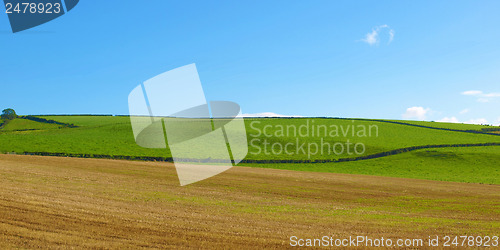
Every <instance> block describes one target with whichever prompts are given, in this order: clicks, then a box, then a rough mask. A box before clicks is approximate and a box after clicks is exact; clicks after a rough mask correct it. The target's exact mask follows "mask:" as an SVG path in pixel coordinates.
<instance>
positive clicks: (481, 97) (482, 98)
mask: <svg viewBox="0 0 500 250" xmlns="http://www.w3.org/2000/svg"><path fill="white" fill-rule="evenodd" d="M462 95H470V96H476V97H478V99H477V101H478V102H483V103H486V102H490V101H491V99H493V98H497V97H500V93H498V92H496V93H495V92H493V93H484V92H483V91H480V90H468V91H464V92H462Z"/></svg>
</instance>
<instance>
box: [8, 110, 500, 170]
mask: <svg viewBox="0 0 500 250" xmlns="http://www.w3.org/2000/svg"><path fill="white" fill-rule="evenodd" d="M44 118H45V119H53V120H56V121H59V122H64V123H72V124H75V125H78V126H80V127H78V128H65V129H59V130H50V129H47V130H43V129H42V130H40V131H32V132H30V131H22V132H16V131H11V132H9V131H3V132H0V140H2V144H1V145H0V152H17V153H23V152H51V153H70V154H100V155H127V156H152V157H171V155H170V152H169V150H168V149H145V148H141V147H140V146H138V145H136V143H135V141H134V138H133V135H132V129H131V125H130V121H129V118H128V117H112V116H102V117H100V116H54V117H51V116H44ZM13 122H14V121H13ZM245 124H246V127H247V133H248V140H249V154H248V155H247V157H246V159H248V160H275V159H288V160H310V159H338V158H345V157H352V155H349V154H348V153H347V152H346V151H345V152H343V153H342V154H334V153H333V152H331V153H330V154H328V153H326V150H325V152H324V153H323V154H320V153H317V154H315V155H308V154H307V152H302V151H297V152H294V154H293V155H288V154H286V153H285V152H284V151H282V152H281V153H279V154H276V153H266V152H264V150H261V151H260V152H259V149H264V148H265V147H267V150H268V151H269V152H270V150H271V146H272V145H273V144H276V143H278V144H281V145H285V144H286V143H288V142H291V143H293V144H294V145H300V144H306V145H305V146H306V147H307V144H308V143H313V144H318V145H321V143H322V142H323V143H329V144H330V145H333V144H335V143H341V144H346V143H347V141H348V140H349V141H350V142H351V143H363V144H364V145H366V148H365V152H364V154H363V155H369V154H374V153H380V152H384V151H389V150H393V149H398V148H404V147H411V146H419V145H435V144H466V143H489V142H500V136H493V135H483V134H471V133H459V132H452V131H441V130H433V129H427V128H419V127H412V126H404V125H399V124H390V123H383V122H373V121H359V120H346V119H321V118H314V119H305V118H303V119H300V118H296V119H262V118H260V119H245ZM306 124H309V126H312V124H313V125H314V126H327V127H328V126H337V127H340V128H351V126H355V127H357V126H361V127H366V128H368V127H369V126H376V127H377V128H378V129H377V130H376V131H377V132H378V133H375V130H372V136H365V137H360V136H358V135H357V134H355V135H354V136H353V134H352V133H350V132H348V133H347V134H345V135H343V134H342V132H340V136H337V137H331V136H329V135H327V136H317V135H312V133H311V132H309V135H308V136H300V135H298V133H295V134H294V133H288V134H286V133H285V134H283V135H282V136H281V135H280V136H272V137H267V136H266V135H276V134H277V133H278V132H279V131H278V130H280V128H282V127H284V128H287V126H291V127H296V128H300V126H305V125H306ZM9 126H10V125H8V126H7V127H9ZM25 127H26V126H25ZM25 127H23V128H25ZM264 128H265V129H266V130H265V132H266V134H264ZM351 131H352V130H351ZM259 133H260V134H259ZM323 135H324V134H323ZM377 135H378V136H377ZM297 138H298V143H297V141H296V140H297ZM265 143H268V144H269V145H268V146H265V145H264V144H265Z"/></svg>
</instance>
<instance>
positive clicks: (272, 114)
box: [241, 112, 302, 118]
mask: <svg viewBox="0 0 500 250" xmlns="http://www.w3.org/2000/svg"><path fill="white" fill-rule="evenodd" d="M241 116H242V117H249V118H250V117H302V116H300V115H281V114H276V113H273V112H263V113H255V114H242V115H241Z"/></svg>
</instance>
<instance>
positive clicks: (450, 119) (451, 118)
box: [436, 116, 460, 123]
mask: <svg viewBox="0 0 500 250" xmlns="http://www.w3.org/2000/svg"><path fill="white" fill-rule="evenodd" d="M436 122H448V123H460V122H459V121H458V119H457V118H456V117H454V116H452V117H445V118H443V119H441V120H437V121H436Z"/></svg>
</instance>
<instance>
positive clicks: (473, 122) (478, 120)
mask: <svg viewBox="0 0 500 250" xmlns="http://www.w3.org/2000/svg"><path fill="white" fill-rule="evenodd" d="M464 123H467V124H488V121H487V120H486V119H484V118H479V119H472V120H469V121H466V122H464Z"/></svg>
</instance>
